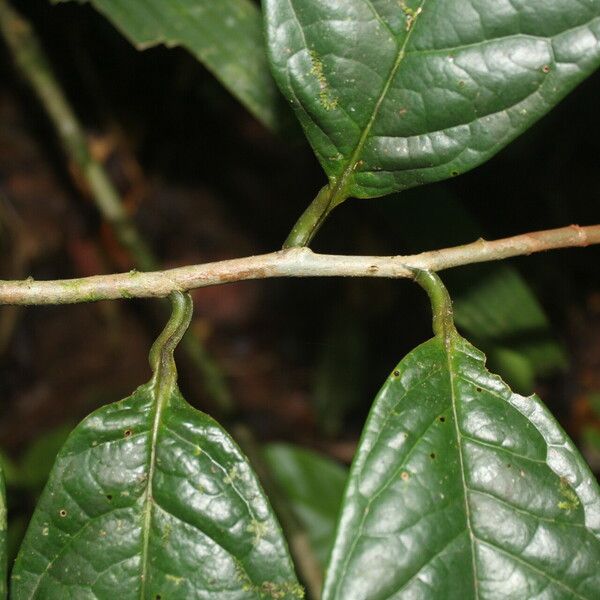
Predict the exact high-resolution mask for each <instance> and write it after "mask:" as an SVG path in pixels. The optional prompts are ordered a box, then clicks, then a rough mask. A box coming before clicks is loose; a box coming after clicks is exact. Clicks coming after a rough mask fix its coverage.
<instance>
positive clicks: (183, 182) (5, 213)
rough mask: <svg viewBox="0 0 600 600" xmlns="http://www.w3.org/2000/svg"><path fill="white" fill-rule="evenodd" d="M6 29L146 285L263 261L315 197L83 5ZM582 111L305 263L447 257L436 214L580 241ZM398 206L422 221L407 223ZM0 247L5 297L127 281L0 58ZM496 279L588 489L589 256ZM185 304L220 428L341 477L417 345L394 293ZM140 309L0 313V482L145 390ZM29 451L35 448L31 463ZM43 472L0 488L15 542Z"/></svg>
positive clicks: (225, 292) (555, 256) (323, 241)
mask: <svg viewBox="0 0 600 600" xmlns="http://www.w3.org/2000/svg"><path fill="white" fill-rule="evenodd" d="M18 8H19V10H21V11H22V12H23V13H24V14H26V15H27V16H28V17H29V18H30V19H31V20H32V22H33V25H34V26H35V28H36V30H37V32H38V34H39V35H40V37H41V38H42V41H43V43H44V47H45V49H46V51H47V53H48V56H49V59H50V61H51V62H52V64H53V66H54V68H55V70H56V72H57V74H58V76H59V79H60V81H61V83H62V85H63V86H64V89H65V91H66V93H67V95H68V97H69V99H70V100H71V102H72V104H73V106H74V107H75V109H76V111H77V113H78V115H79V117H80V119H81V120H82V122H83V123H84V124H85V126H86V128H87V130H88V132H89V134H90V136H91V139H92V141H93V144H92V147H93V150H94V154H95V155H96V156H97V157H98V158H100V159H102V160H103V162H104V164H105V166H106V168H107V170H108V171H109V173H110V174H111V177H112V178H113V180H114V181H115V182H116V184H117V186H118V188H119V191H120V192H121V194H122V195H123V198H124V201H125V202H126V205H127V207H128V210H129V211H130V213H131V214H132V216H133V217H134V219H135V221H136V222H137V224H138V226H139V228H140V230H141V231H142V233H143V235H144V236H145V237H146V238H147V240H148V241H149V243H150V244H151V246H152V248H153V249H154V250H155V252H156V253H157V255H158V256H159V257H160V259H161V262H162V263H163V264H164V265H165V266H175V265H180V264H192V263H200V262H206V261H209V260H216V259H221V258H230V257H236V256H245V255H249V254H253V253H261V252H269V251H272V250H275V249H277V248H279V247H280V246H281V244H282V242H283V240H284V239H285V237H286V236H287V234H288V232H289V230H290V229H291V227H292V225H293V223H294V222H295V220H296V219H297V217H298V216H299V215H300V214H301V212H302V211H303V210H304V208H305V207H306V205H307V204H308V203H309V202H310V200H311V199H312V198H313V197H314V195H315V194H316V192H317V190H318V189H319V188H320V187H321V186H322V185H323V184H324V182H325V181H324V175H323V174H322V172H321V169H320V167H319V166H318V164H317V162H316V160H315V159H314V157H313V155H312V153H311V151H310V149H309V148H308V147H307V145H306V144H305V143H304V142H303V141H302V138H301V136H297V138H296V141H295V142H292V143H290V142H289V141H287V142H286V141H284V140H281V139H278V138H276V137H274V136H273V135H272V134H270V133H269V132H268V131H266V130H265V129H263V128H262V126H261V125H260V124H258V123H257V122H256V121H255V120H254V119H253V118H252V117H251V116H250V115H249V114H248V113H247V112H246V111H245V110H244V108H243V107H241V106H240V105H239V104H238V103H237V102H236V101H235V100H234V99H233V98H232V97H231V96H230V95H229V94H228V92H227V91H226V90H225V89H224V88H222V87H221V85H220V84H219V83H218V82H217V81H216V80H215V79H214V78H213V77H212V76H211V75H210V74H209V73H208V72H206V70H205V69H204V68H203V67H202V66H201V65H200V64H198V63H197V62H196V61H195V60H194V59H193V58H192V57H191V56H190V55H188V54H187V53H186V52H185V51H183V50H177V49H175V50H167V49H164V48H156V49H152V50H148V51H145V52H143V53H139V52H137V51H136V50H135V49H134V48H133V47H132V46H131V45H130V44H129V43H128V42H127V41H126V40H125V39H124V38H122V37H121V36H120V34H119V33H118V32H117V31H116V30H115V29H114V28H113V27H112V26H111V25H110V24H109V23H108V22H107V21H105V20H104V19H103V18H102V17H101V16H99V15H98V14H97V13H96V12H94V11H93V10H92V9H90V8H89V7H87V6H83V7H82V6H78V5H73V6H71V5H65V6H60V7H58V8H52V7H51V6H50V5H49V3H46V2H40V1H39V0H37V1H35V0H28V1H23V2H19V3H18ZM599 92H600V76H598V75H595V76H593V77H591V78H590V79H589V80H588V81H587V82H586V83H585V84H583V85H582V86H581V87H579V88H578V89H577V90H576V91H575V92H574V93H573V94H571V95H570V96H569V97H568V98H567V99H566V100H565V101H564V102H563V103H562V104H561V105H560V106H558V107H557V108H556V109H555V110H554V111H553V112H552V113H551V114H550V115H548V116H547V117H546V118H545V119H543V120H542V121H541V122H540V123H538V124H537V125H536V126H535V127H533V128H532V129H531V130H530V131H529V132H527V133H526V134H525V135H524V136H523V137H522V138H520V139H519V140H518V141H517V142H515V143H513V144H512V145H511V146H510V147H509V148H508V149H506V150H504V151H503V152H502V153H501V154H500V155H499V156H497V157H496V158H495V159H493V160H491V161H490V162H489V163H487V164H486V165H484V166H482V167H480V168H478V169H476V170H475V171H473V172H471V173H468V174H466V175H464V176H461V177H459V178H457V179H455V180H452V181H449V182H446V183H444V184H439V185H434V186H428V187H426V188H422V189H419V190H414V191H410V192H407V193H405V194H403V195H402V197H397V196H396V197H393V198H387V199H378V200H370V201H364V200H363V201H359V200H349V201H348V202H347V203H346V204H344V205H343V206H342V207H340V208H338V209H336V211H335V212H334V213H333V214H332V215H331V216H330V218H329V220H328V222H327V223H326V225H325V226H324V227H323V229H322V231H321V232H320V233H319V234H318V236H317V238H316V240H315V242H314V244H313V246H312V247H313V249H314V250H316V251H321V252H332V253H349V254H402V253H407V252H413V251H420V250H428V249H434V248H438V247H443V246H445V245H448V244H454V243H466V242H469V241H473V239H474V238H472V237H468V238H463V237H461V233H460V232H461V230H462V224H461V222H460V219H459V218H458V217H457V218H456V219H455V220H452V219H447V218H446V216H443V217H442V216H440V215H441V212H440V210H439V207H440V206H441V204H438V202H439V203H443V202H445V201H446V200H447V199H448V198H450V199H452V201H458V202H460V203H461V204H462V205H463V206H464V208H465V209H466V210H467V211H468V212H469V213H470V215H471V216H472V217H473V218H474V219H475V220H476V221H477V222H478V223H479V226H480V228H481V232H482V234H483V235H484V236H485V237H486V238H488V239H493V238H498V237H506V236H510V235H514V234H517V233H523V232H527V231H531V230H538V229H546V228H552V227H559V226H563V225H568V224H571V223H578V224H581V225H585V224H593V223H596V222H598V220H599V218H598V217H599V215H600V210H599V208H600V203H599V199H600V173H599V169H598V166H599V160H598V159H599V157H600V113H599V111H598V99H599V97H600V94H599ZM290 137H292V138H293V136H290ZM411 207H413V208H415V207H420V208H421V209H423V208H425V210H424V211H423V210H421V211H420V213H421V214H420V218H419V219H417V218H416V217H415V214H416V213H415V211H414V210H412V209H411ZM0 248H1V254H0V268H1V269H2V273H1V277H2V278H4V279H16V278H24V277H27V276H29V275H31V276H33V277H35V278H36V279H55V278H63V277H76V276H85V275H91V274H96V273H104V272H106V273H109V272H114V271H123V270H128V269H130V268H131V267H132V266H133V264H132V261H131V257H130V256H128V254H127V253H126V252H125V251H124V250H123V249H122V248H121V247H120V246H119V245H118V243H117V242H116V241H115V237H114V235H113V234H112V233H111V231H110V229H109V228H108V227H107V226H106V224H105V223H103V222H102V219H101V218H100V217H99V215H98V213H97V211H96V209H95V207H94V205H93V202H92V201H91V199H90V198H89V197H87V194H86V193H85V191H84V190H83V186H81V185H78V184H77V176H75V177H74V176H73V168H72V166H70V165H69V164H68V161H67V160H66V159H65V156H64V154H63V152H62V150H61V148H60V145H59V144H58V142H57V140H56V137H55V135H54V132H53V130H52V127H51V125H50V124H49V122H48V120H47V118H46V115H45V113H44V110H43V109H42V107H41V106H40V105H39V104H38V102H37V99H36V98H35V97H34V96H33V94H32V93H31V91H30V89H29V88H28V87H27V85H26V84H25V83H23V81H22V80H21V79H20V78H19V77H18V76H17V74H16V72H15V70H14V69H13V66H12V63H11V60H10V57H9V56H8V54H7V52H6V49H5V48H4V46H0ZM510 262H511V264H512V265H514V266H516V267H517V268H518V270H519V271H520V273H521V274H522V275H523V276H524V277H525V278H526V279H527V281H528V282H529V284H530V285H531V287H532V289H533V290H534V291H535V293H536V295H537V297H538V299H539V300H540V302H541V304H542V306H543V307H544V309H545V310H546V312H547V315H548V317H549V320H550V323H551V326H552V335H553V336H555V338H556V339H557V340H558V341H559V342H561V343H562V344H564V347H565V349H566V352H567V354H568V356H569V366H568V368H567V369H566V370H560V371H556V372H554V373H551V374H548V375H547V376H546V377H544V378H541V379H539V380H538V381H537V383H536V386H535V387H536V391H538V392H539V393H540V394H541V395H542V396H543V398H544V400H545V402H546V403H547V404H548V405H549V407H550V408H551V410H552V411H553V412H554V413H555V414H556V415H557V416H558V417H559V418H560V420H561V423H562V424H563V426H564V427H565V428H566V429H567V431H568V432H569V433H570V435H572V436H573V437H574V439H575V440H576V442H577V443H579V444H580V446H581V447H582V449H583V451H584V453H585V455H586V457H587V459H588V460H589V461H590V462H591V464H592V467H593V468H594V469H595V470H597V471H598V470H600V461H599V459H598V455H599V449H600V444H598V443H597V438H599V437H600V415H598V414H597V413H596V409H595V405H597V404H600V401H599V397H600V286H599V284H598V282H599V281H600V249H599V248H598V247H591V248H587V249H574V250H562V251H556V252H552V253H547V254H544V255H536V256H531V257H524V258H519V259H515V260H512V261H510ZM477 276H478V271H477V269H474V268H471V267H464V268H462V269H461V276H460V277H459V278H454V279H452V277H451V278H450V281H451V283H452V284H453V285H452V286H451V288H452V289H453V292H454V293H455V294H460V293H461V291H463V290H464V288H465V287H468V286H469V285H472V284H473V282H474V280H475V279H476V278H477ZM195 301H196V311H195V319H194V323H193V327H194V329H195V331H196V332H197V334H198V335H199V336H200V337H201V338H202V339H203V340H204V342H205V343H206V345H207V347H208V348H209V349H210V351H211V353H212V354H213V355H214V356H215V357H216V359H217V360H218V363H219V365H220V368H221V370H222V371H223V374H224V376H225V377H226V380H227V382H228V384H229V385H230V386H231V389H232V392H233V396H234V399H235V402H236V406H237V413H236V418H237V419H242V420H243V421H245V422H247V423H248V424H250V425H251V426H252V427H253V429H254V430H255V432H256V433H257V436H258V437H259V439H261V440H265V441H266V440H287V441H292V442H296V443H299V444H302V445H305V446H309V447H313V448H315V449H318V450H320V451H322V452H324V453H326V454H328V455H329V456H331V457H333V458H334V459H336V460H338V461H341V462H345V463H348V462H349V461H350V460H351V457H352V453H353V450H354V448H355V444H356V442H357V439H358V435H359V433H360V429H361V426H362V423H363V421H364V418H365V416H366V413H367V411H368V408H369V406H370V402H371V400H372V398H373V397H374V395H375V394H376V392H377V390H378V388H379V386H380V384H381V382H382V381H383V380H384V378H385V377H386V375H387V374H388V373H389V372H390V371H391V370H392V369H393V367H394V365H395V364H396V363H397V362H398V361H399V360H400V358H401V357H402V356H403V355H404V354H405V353H406V352H407V351H409V350H410V349H411V348H413V347H414V346H415V345H416V344H418V343H420V342H422V341H424V340H425V339H427V338H428V337H429V336H430V335H431V329H430V314H429V308H428V305H427V302H426V300H425V297H424V295H423V293H422V292H421V291H420V290H419V289H418V288H417V287H416V286H415V285H414V284H412V283H410V282H407V281H384V280H352V281H348V280H268V281H261V282H246V283H240V284H233V285H228V286H220V287H215V288H207V289H204V290H200V291H198V292H196V293H195ZM150 305H152V301H128V302H126V301H123V302H112V303H104V302H101V303H97V304H90V305H76V306H70V307H45V308H41V307H40V308H26V309H12V308H3V309H2V310H1V311H0V352H1V355H0V386H1V387H0V393H1V398H2V403H1V404H0V447H1V448H2V450H3V452H4V455H5V459H4V460H5V461H6V463H7V464H8V465H9V471H10V468H11V467H10V465H13V468H14V469H15V470H17V471H19V470H21V471H22V470H23V469H24V468H25V467H24V466H23V463H22V462H20V461H22V460H23V457H24V456H27V455H28V454H27V453H28V452H29V453H31V448H32V445H33V446H34V451H37V452H38V456H45V457H48V456H51V455H52V450H51V449H52V448H53V447H54V446H56V439H61V438H62V437H63V436H64V432H65V430H66V429H65V426H66V427H67V428H68V426H72V425H74V424H75V423H76V422H77V421H78V420H80V419H81V418H82V417H84V416H85V415H86V414H87V413H89V412H90V411H91V410H93V409H94V408H96V407H98V406H100V405H102V404H104V403H107V402H111V401H115V400H118V399H119V398H121V397H124V396H127V395H129V394H130V393H131V391H133V389H134V388H135V387H137V386H138V385H140V384H141V383H143V382H144V381H146V380H147V379H148V377H149V368H148V366H147V353H148V350H149V347H150V344H151V342H152V340H153V337H154V336H155V335H156V333H157V332H158V331H159V330H160V329H161V325H162V321H161V319H160V318H157V317H156V313H155V311H154V310H153V308H152V307H151V306H150ZM180 359H181V366H180V370H181V373H182V388H183V390H184V394H185V395H186V397H187V398H188V400H189V401H190V402H191V403H192V404H194V405H195V406H197V407H199V408H201V409H203V410H206V411H207V412H211V413H212V414H215V415H216V416H219V411H218V408H217V407H216V406H215V405H214V403H213V402H211V398H209V397H208V396H207V395H206V393H205V392H204V389H203V386H202V383H201V381H199V375H198V372H197V370H196V369H194V368H193V367H192V366H190V365H189V364H188V363H187V361H186V357H185V356H184V355H183V354H181V355H180ZM324 381H325V382H326V383H323V382H324ZM509 383H514V382H509ZM319 386H321V388H319ZM323 386H325V388H326V389H332V386H333V388H334V390H333V396H332V397H335V398H336V402H337V404H335V405H334V406H328V407H323V406H322V405H320V404H319V402H318V401H317V400H318V398H319V397H322V394H323V389H324V388H323ZM327 386H329V387H327ZM336 386H337V387H336ZM57 428H58V429H57ZM48 433H50V434H51V435H50V438H48V437H47V435H48ZM53 436H54V437H53ZM40 438H41V439H42V444H44V443H45V444H47V446H42V450H40V447H39V445H38V446H37V450H35V448H36V446H35V444H36V441H37V440H40ZM44 440H45V441H44ZM37 443H38V444H39V443H40V442H39V441H38V442H37ZM34 462H35V461H34ZM46 462H47V461H46ZM46 462H44V461H43V460H41V459H40V460H38V461H37V462H35V464H37V465H38V466H39V473H34V474H33V475H31V477H30V474H28V475H27V477H24V476H23V475H22V474H21V476H19V473H16V475H15V477H14V480H15V481H17V480H18V481H20V483H18V484H17V483H15V484H14V485H13V486H12V487H11V492H10V493H11V496H10V501H11V510H12V512H13V515H14V516H15V522H17V523H19V522H20V523H21V524H22V525H24V523H25V522H26V520H27V515H28V511H29V510H30V509H31V507H32V505H33V503H34V501H35V497H36V496H37V494H38V493H39V486H40V485H41V484H42V483H43V480H44V477H45V475H46V471H47V466H46ZM9 475H10V473H9ZM28 478H29V479H31V481H30V482H29V484H25V483H23V481H25V480H26V479H28ZM10 479H11V478H10V476H9V484H10ZM19 519H20V521H19ZM15 527H17V526H15ZM13 535H14V536H15V537H18V535H19V533H18V531H16V530H15V532H14V533H13Z"/></svg>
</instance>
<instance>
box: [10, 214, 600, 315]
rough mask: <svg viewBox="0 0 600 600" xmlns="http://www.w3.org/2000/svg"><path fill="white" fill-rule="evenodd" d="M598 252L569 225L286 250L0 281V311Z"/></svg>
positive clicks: (597, 236) (596, 232)
mask: <svg viewBox="0 0 600 600" xmlns="http://www.w3.org/2000/svg"><path fill="white" fill-rule="evenodd" d="M593 244H600V225H588V226H586V227H580V226H579V225H570V226H568V227H561V228H559V229H548V230H546V231H537V232H533V233H526V234H523V235H516V236H513V237H509V238H504V239H500V240H495V241H486V240H483V239H479V240H477V241H476V242H473V243H472V244H465V245H463V246H454V247H452V248H445V249H443V250H433V251H430V252H423V253H421V254H414V255H411V256H340V255H328V254H315V253H314V252H312V251H311V250H309V249H308V248H290V249H287V250H280V251H279V252H272V253H270V254H261V255H258V256H248V257H246V258H236V259H233V260H223V261H219V262H213V263H206V264H202V265H192V266H188V267H178V268H175V269H169V270H166V271H155V272H150V273H140V272H138V271H130V272H129V273H119V274H115V275H96V276H93V277H83V278H80V279H62V280H57V281H35V280H33V279H31V278H29V279H26V280H24V281H0V304H29V305H32V304H74V303H77V302H94V301H96V300H115V299H118V298H160V297H165V296H168V295H169V294H170V293H171V292H173V291H175V290H180V291H187V290H191V289H195V288H201V287H207V286H211V285H219V284H223V283H231V282H234V281H244V280H248V279H267V278H271V277H387V278H409V279H411V278H413V277H414V274H413V272H412V271H411V269H413V268H417V269H427V270H430V271H442V270H444V269H450V268H452V267H458V266H461V265H469V264H473V263H480V262H488V261H493V260H501V259H504V258H509V257H513V256H523V255H529V254H534V253H536V252H544V251H545V250H554V249H558V248H571V247H584V246H591V245H593Z"/></svg>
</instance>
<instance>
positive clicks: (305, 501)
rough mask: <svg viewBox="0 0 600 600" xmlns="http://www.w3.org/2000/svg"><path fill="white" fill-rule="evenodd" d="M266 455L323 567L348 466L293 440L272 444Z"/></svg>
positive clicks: (328, 550)
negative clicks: (292, 441)
mask: <svg viewBox="0 0 600 600" xmlns="http://www.w3.org/2000/svg"><path fill="white" fill-rule="evenodd" d="M265 458H266V460H267V463H268V464H269V467H270V470H271V475H272V476H273V478H274V479H275V481H276V483H277V484H278V486H279V488H280V489H281V490H282V491H283V492H284V493H285V495H286V497H287V500H288V502H289V503H290V505H291V508H292V510H293V511H294V514H295V515H296V517H297V518H298V520H299V521H300V523H301V525H302V526H303V528H304V529H305V530H306V532H307V534H308V537H309V539H310V542H311V545H312V547H313V550H314V552H315V554H316V556H317V558H318V560H319V563H320V564H321V566H322V567H323V568H324V567H325V566H326V564H327V559H328V557H329V553H330V551H331V547H332V546H333V540H334V533H335V524H336V520H337V516H338V512H339V508H340V505H341V501H342V497H343V493H344V487H345V485H346V479H347V476H348V473H347V471H346V469H344V468H343V467H342V466H341V465H339V464H337V463H336V462H334V461H333V460H331V459H329V458H327V457H325V456H321V455H320V454H317V453H316V452H313V451H310V450H307V449H305V448H301V447H299V446H293V445H291V444H281V443H278V444H269V445H268V446H267V447H266V448H265Z"/></svg>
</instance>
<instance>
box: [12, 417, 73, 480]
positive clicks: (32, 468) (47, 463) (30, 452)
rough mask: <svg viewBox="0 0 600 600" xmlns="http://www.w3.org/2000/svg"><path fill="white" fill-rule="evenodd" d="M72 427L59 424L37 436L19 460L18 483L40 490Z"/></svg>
mask: <svg viewBox="0 0 600 600" xmlns="http://www.w3.org/2000/svg"><path fill="white" fill-rule="evenodd" d="M71 429H72V427H71V426H70V425H60V426H59V427H55V428H54V429H51V430H50V431H47V432H45V433H44V434H43V435H41V436H40V437H38V438H37V439H36V440H35V441H34V442H33V443H32V444H31V446H29V447H28V448H27V450H26V451H25V453H24V454H23V457H22V458H21V460H20V462H19V467H20V468H19V479H18V480H17V483H18V485H20V486H24V487H27V488H30V489H33V490H37V491H38V492H39V490H41V489H42V488H43V487H44V484H45V483H46V480H47V479H48V474H49V473H50V470H51V469H52V465H53V464H54V461H55V460H56V455H57V454H58V452H59V450H60V449H61V448H62V446H63V444H64V443H65V441H66V439H67V437H68V436H69V433H70V431H71Z"/></svg>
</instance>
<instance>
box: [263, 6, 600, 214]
mask: <svg viewBox="0 0 600 600" xmlns="http://www.w3.org/2000/svg"><path fill="white" fill-rule="evenodd" d="M263 4H264V6H265V13H266V19H267V38H268V46H269V52H270V60H271V64H272V67H273V70H274V74H275V78H276V80H277V82H278V84H279V86H280V87H281V89H282V90H283V92H284V94H285V96H286V97H287V98H288V100H289V101H290V102H291V104H292V106H293V107H294V109H295V111H296V114H297V115H298V118H299V119H300V122H301V123H302V126H303V127H304V130H305V132H306V135H307V136H308V138H309V140H310V143H311V145H312V147H313V149H314V151H315V153H316V155H317V157H318V159H319V161H320V162H321V164H322V166H323V168H324V169H325V171H326V173H327V175H328V176H329V179H330V186H331V202H330V204H331V205H335V204H338V203H339V202H341V201H343V200H344V199H345V198H346V197H348V196H355V197H358V198H371V197H376V196H381V195H384V194H389V193H391V192H394V191H400V190H403V189H406V188H410V187H413V186H416V185H420V184H424V183H428V182H432V181H437V180H441V179H445V178H448V177H451V176H454V175H458V174H459V173H463V172H465V171H467V170H469V169H472V168H473V167H475V166H477V165H479V164H481V163H483V162H484V161H486V160H487V159H489V158H490V157H491V156H493V155H494V154H496V152H498V151H499V150H500V149H501V148H503V147H504V146H505V145H506V144H508V143H509V142H510V141H511V140H512V139H514V138H515V137H516V136H518V135H519V134H521V133H522V132H523V131H524V130H525V129H527V128H528V127H529V126H530V125H531V124H532V123H534V122H535V121H536V120H537V119H539V118H540V117H541V116H542V115H543V114H545V113H546V112H547V111H548V110H549V109H550V108H551V107H552V106H553V105H555V104H556V103H557V102H558V101H559V100H561V99H562V98H563V97H564V96H565V95H566V94H567V93H568V92H569V91H570V90H571V89H573V87H575V86H576V85H577V84H578V83H579V82H581V81H582V80H583V79H584V78H585V77H587V76H588V75H589V74H590V73H592V72H593V71H594V70H595V69H596V68H597V66H598V64H599V62H600V0H585V1H581V0H513V1H512V2H511V1H508V0H339V1H338V2H331V0H264V2H263Z"/></svg>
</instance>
